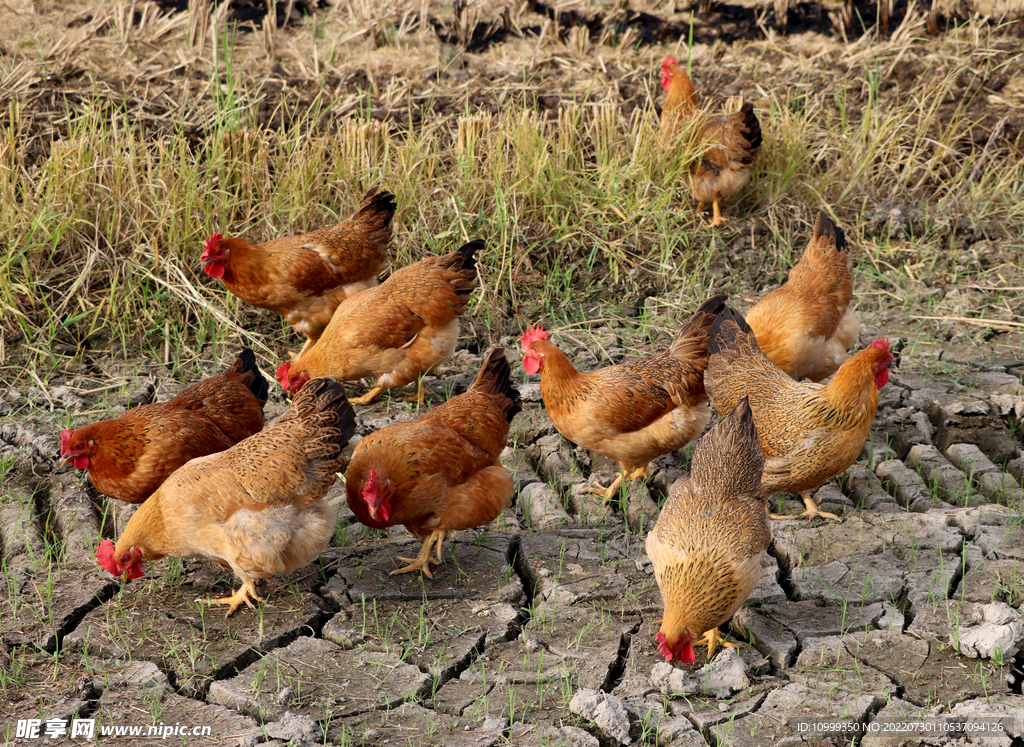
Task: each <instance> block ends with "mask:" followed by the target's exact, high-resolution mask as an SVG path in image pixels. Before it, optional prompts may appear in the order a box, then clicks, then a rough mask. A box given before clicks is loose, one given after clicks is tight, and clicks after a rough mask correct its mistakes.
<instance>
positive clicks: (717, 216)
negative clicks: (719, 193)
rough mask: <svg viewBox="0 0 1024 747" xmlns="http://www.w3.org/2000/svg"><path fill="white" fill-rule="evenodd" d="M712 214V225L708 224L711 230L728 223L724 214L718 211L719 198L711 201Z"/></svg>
mask: <svg viewBox="0 0 1024 747" xmlns="http://www.w3.org/2000/svg"><path fill="white" fill-rule="evenodd" d="M711 212H712V217H711V223H709V224H708V227H709V228H714V227H715V226H721V225H722V224H724V223H726V218H725V216H724V215H722V213H721V212H719V210H718V198H717V197H716V198H715V199H714V200H712V201H711Z"/></svg>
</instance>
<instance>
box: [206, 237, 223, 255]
mask: <svg viewBox="0 0 1024 747" xmlns="http://www.w3.org/2000/svg"><path fill="white" fill-rule="evenodd" d="M223 238H224V234H222V233H211V234H210V238H208V239H207V240H206V241H205V242H203V249H205V250H206V251H210V250H211V249H213V245H214V244H216V243H217V242H218V241H220V240H221V239H223Z"/></svg>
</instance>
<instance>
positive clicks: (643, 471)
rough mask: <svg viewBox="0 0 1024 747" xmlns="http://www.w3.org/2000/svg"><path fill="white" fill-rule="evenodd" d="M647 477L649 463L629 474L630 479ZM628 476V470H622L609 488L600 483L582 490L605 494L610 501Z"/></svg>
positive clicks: (605, 497)
mask: <svg viewBox="0 0 1024 747" xmlns="http://www.w3.org/2000/svg"><path fill="white" fill-rule="evenodd" d="M645 477H647V465H646V464H645V465H644V466H643V467H637V468H636V469H635V470H633V471H632V472H631V473H630V475H629V478H628V479H629V480H642V479H644V478H645ZM624 478H626V470H621V471H620V472H619V476H618V477H616V478H615V481H614V482H613V483H612V484H611V485H609V486H608V487H607V488H606V487H603V486H601V485H600V484H598V486H597V487H595V488H583V490H582V491H581V492H584V493H594V494H596V495H603V496H604V499H605V500H606V501H610V500H611V499H612V498H614V497H615V494H616V493H617V492H619V488H620V487H621V486H622V482H623V479H624Z"/></svg>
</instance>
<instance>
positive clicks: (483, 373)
mask: <svg viewBox="0 0 1024 747" xmlns="http://www.w3.org/2000/svg"><path fill="white" fill-rule="evenodd" d="M472 388H473V389H476V390H479V391H483V392H486V393H488V394H497V395H504V396H505V397H506V398H507V399H508V404H507V405H506V406H505V419H506V421H507V422H509V423H511V422H512V418H514V417H515V416H516V413H518V412H522V410H523V408H522V404H521V403H520V400H519V390H518V389H516V388H515V387H514V386H512V368H511V366H509V364H508V359H507V358H506V357H505V348H493V349H492V350H491V352H490V353H488V354H487V358H486V359H484V362H483V365H482V366H481V367H480V372H479V373H478V374H477V375H476V380H475V381H474V382H473V387H472Z"/></svg>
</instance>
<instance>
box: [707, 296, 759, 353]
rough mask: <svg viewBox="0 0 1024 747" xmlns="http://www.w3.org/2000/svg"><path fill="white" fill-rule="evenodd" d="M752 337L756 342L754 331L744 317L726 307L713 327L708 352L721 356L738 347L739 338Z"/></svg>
mask: <svg viewBox="0 0 1024 747" xmlns="http://www.w3.org/2000/svg"><path fill="white" fill-rule="evenodd" d="M741 334H744V335H750V337H751V338H752V339H754V341H755V342H756V338H755V337H754V331H753V330H752V329H750V325H749V324H747V320H746V319H744V318H743V315H742V314H741V313H740V312H738V311H736V309H734V308H732V307H731V306H726V307H725V308H724V309H722V311H721V312H720V313H719V315H718V316H717V317H716V318H715V322H714V324H712V325H711V336H710V337H709V338H708V352H709V353H710V354H711V355H719V354H721V353H724V352H727V351H729V350H730V349H733V348H735V347H736V344H737V338H738V337H739V336H740V335H741Z"/></svg>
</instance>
